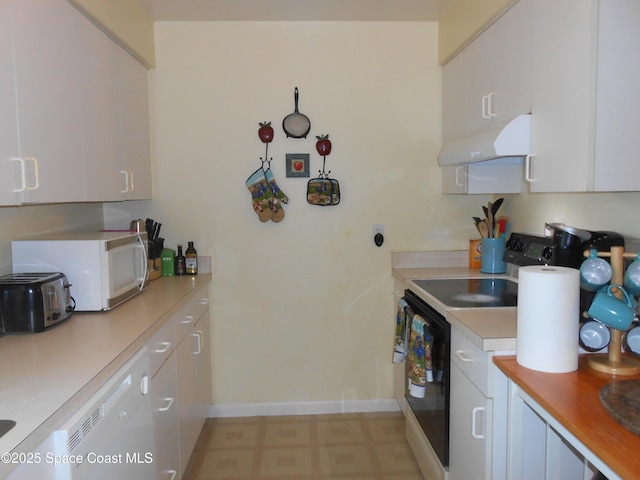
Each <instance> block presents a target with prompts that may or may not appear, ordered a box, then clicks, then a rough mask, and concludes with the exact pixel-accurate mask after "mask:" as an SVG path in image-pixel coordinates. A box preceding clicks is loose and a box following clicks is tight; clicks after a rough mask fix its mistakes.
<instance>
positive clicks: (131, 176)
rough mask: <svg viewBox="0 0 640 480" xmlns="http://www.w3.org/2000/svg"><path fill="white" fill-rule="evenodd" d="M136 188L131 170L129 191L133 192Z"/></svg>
mask: <svg viewBox="0 0 640 480" xmlns="http://www.w3.org/2000/svg"><path fill="white" fill-rule="evenodd" d="M134 190H135V187H134V186H133V172H132V171H131V170H129V191H130V192H133V191H134Z"/></svg>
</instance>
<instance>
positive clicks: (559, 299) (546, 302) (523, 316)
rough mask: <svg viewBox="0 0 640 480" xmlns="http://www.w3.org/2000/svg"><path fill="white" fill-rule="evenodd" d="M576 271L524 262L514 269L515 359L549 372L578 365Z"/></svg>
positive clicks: (569, 369) (578, 293) (577, 291)
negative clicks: (515, 280)
mask: <svg viewBox="0 0 640 480" xmlns="http://www.w3.org/2000/svg"><path fill="white" fill-rule="evenodd" d="M579 314H580V272H579V271H578V270H576V269H574V268H567V267H550V266H542V265H535V266H528V267H521V268H520V270H519V271H518V320H517V327H518V330H517V334H516V349H517V350H516V359H517V362H518V363H519V364H520V365H522V366H524V367H527V368H530V369H532V370H538V371H541V372H550V373H564V372H572V371H574V370H577V368H578V330H579Z"/></svg>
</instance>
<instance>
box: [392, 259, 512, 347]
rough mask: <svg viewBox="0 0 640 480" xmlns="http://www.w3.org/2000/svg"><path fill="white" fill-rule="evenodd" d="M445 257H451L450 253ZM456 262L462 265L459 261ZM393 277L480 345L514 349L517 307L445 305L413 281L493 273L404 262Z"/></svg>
mask: <svg viewBox="0 0 640 480" xmlns="http://www.w3.org/2000/svg"><path fill="white" fill-rule="evenodd" d="M446 258H451V255H450V254H447V255H446ZM452 263H453V262H452ZM457 263H458V264H460V262H457ZM435 264H436V265H439V264H438V263H435ZM454 265H455V263H454ZM393 276H394V278H395V279H397V280H399V281H400V282H401V283H402V284H403V287H404V288H408V289H409V290H411V291H412V292H414V293H415V294H417V295H418V296H419V297H420V298H422V299H423V300H425V301H427V302H428V303H429V304H430V305H432V306H434V307H435V308H436V310H438V311H439V312H440V313H441V314H443V315H445V317H446V319H447V320H448V321H449V323H451V325H452V326H453V327H455V328H457V329H458V330H460V332H461V333H463V334H464V335H465V336H466V337H467V338H469V340H471V341H472V342H473V343H474V344H475V345H476V346H477V347H478V348H481V349H482V350H485V351H496V352H501V353H504V352H509V353H512V352H515V349H516V312H517V307H491V308H446V307H445V305H443V304H442V303H440V302H439V301H438V300H437V299H435V298H434V297H432V296H431V295H429V294H428V293H427V292H426V291H424V290H423V289H421V288H420V287H418V286H417V285H416V284H415V283H413V282H412V280H417V279H428V278H486V277H489V278H491V277H494V275H489V274H484V273H480V270H478V269H472V268H468V267H462V266H452V267H447V266H436V267H433V268H430V267H420V268H410V267H407V265H406V264H404V265H403V267H402V268H393ZM495 277H502V278H505V277H507V276H506V275H495ZM507 278H512V277H507Z"/></svg>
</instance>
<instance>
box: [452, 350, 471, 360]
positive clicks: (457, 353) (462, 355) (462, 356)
mask: <svg viewBox="0 0 640 480" xmlns="http://www.w3.org/2000/svg"><path fill="white" fill-rule="evenodd" d="M453 353H454V354H455V356H456V357H458V358H459V359H460V360H462V361H463V362H473V361H474V360H473V358H471V357H469V356H467V355H466V354H465V353H464V350H456V351H455V352H453Z"/></svg>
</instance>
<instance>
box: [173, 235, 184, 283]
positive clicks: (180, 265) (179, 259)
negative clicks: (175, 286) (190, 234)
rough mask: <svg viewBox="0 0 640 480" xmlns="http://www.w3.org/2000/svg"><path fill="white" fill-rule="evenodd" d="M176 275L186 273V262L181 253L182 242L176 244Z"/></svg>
mask: <svg viewBox="0 0 640 480" xmlns="http://www.w3.org/2000/svg"><path fill="white" fill-rule="evenodd" d="M175 270H176V271H175V272H174V273H175V274H176V275H184V274H186V273H187V262H186V259H185V257H184V255H183V253H182V244H181V243H179V244H178V254H177V255H176V268H175Z"/></svg>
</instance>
